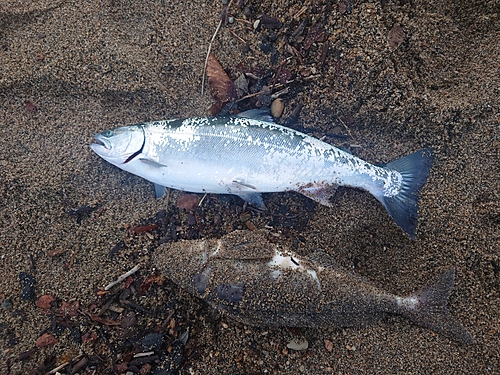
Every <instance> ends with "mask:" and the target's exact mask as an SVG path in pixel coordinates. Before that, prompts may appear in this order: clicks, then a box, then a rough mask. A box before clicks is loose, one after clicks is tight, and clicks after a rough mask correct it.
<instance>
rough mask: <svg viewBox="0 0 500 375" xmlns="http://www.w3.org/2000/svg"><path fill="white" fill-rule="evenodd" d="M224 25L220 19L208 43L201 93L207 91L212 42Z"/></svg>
mask: <svg viewBox="0 0 500 375" xmlns="http://www.w3.org/2000/svg"><path fill="white" fill-rule="evenodd" d="M232 2H233V0H231V1H230V2H229V4H228V5H227V10H229V7H230V6H231V3H232ZM221 26H222V20H220V21H219V24H218V25H217V28H216V29H215V33H214V35H212V39H211V40H210V43H209V44H208V50H207V57H205V66H204V67H203V76H202V77H201V95H203V93H204V92H205V73H206V72H207V64H208V57H209V56H210V52H211V51H212V43H213V42H214V40H215V37H216V36H217V34H218V33H219V30H220V28H221Z"/></svg>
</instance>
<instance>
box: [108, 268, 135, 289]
mask: <svg viewBox="0 0 500 375" xmlns="http://www.w3.org/2000/svg"><path fill="white" fill-rule="evenodd" d="M138 270H139V266H135V267H134V268H132V269H131V270H130V271H128V272H125V273H124V274H123V275H121V276H120V277H119V278H118V279H116V281H113V282H112V283H110V284H109V285H106V287H105V288H104V290H110V289H111V288H112V287H114V286H115V285H116V284H118V283H121V282H122V281H123V280H125V279H126V278H127V277H129V276H130V275H132V274H134V273H136V272H137V271H138Z"/></svg>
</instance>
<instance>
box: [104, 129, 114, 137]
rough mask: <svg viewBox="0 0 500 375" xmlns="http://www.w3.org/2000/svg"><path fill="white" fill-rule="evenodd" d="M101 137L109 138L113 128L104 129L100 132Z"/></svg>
mask: <svg viewBox="0 0 500 375" xmlns="http://www.w3.org/2000/svg"><path fill="white" fill-rule="evenodd" d="M101 134H102V136H103V137H106V138H109V137H112V136H113V130H106V131H104V132H102V133H101Z"/></svg>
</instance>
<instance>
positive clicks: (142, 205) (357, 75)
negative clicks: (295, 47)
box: [0, 0, 500, 374]
mask: <svg viewBox="0 0 500 375" xmlns="http://www.w3.org/2000/svg"><path fill="white" fill-rule="evenodd" d="M243 3H248V4H247V6H249V7H250V9H249V10H250V11H249V12H246V13H247V17H248V21H249V22H245V19H244V18H245V15H244V13H245V12H244V11H243V9H241V8H240V7H238V6H237V5H236V4H233V5H231V7H230V8H229V15H230V16H232V17H234V19H235V20H234V23H232V24H230V25H228V26H226V27H223V28H222V29H221V31H220V33H219V35H218V36H217V38H216V39H215V42H214V45H213V47H212V51H213V53H214V55H215V56H216V57H217V58H218V59H219V61H220V63H221V65H222V66H223V67H224V68H226V69H227V71H228V72H229V74H230V76H231V78H232V79H235V78H236V77H237V75H238V73H237V72H238V64H240V63H241V64H242V66H245V67H247V68H248V67H252V68H253V70H254V71H255V74H263V73H265V72H268V71H274V72H276V70H277V68H278V66H279V63H280V62H281V61H282V60H283V59H284V58H285V57H290V59H289V62H288V63H287V68H288V69H289V70H290V71H291V72H292V73H293V74H294V78H295V81H294V83H291V84H289V87H290V91H289V93H288V94H286V95H284V96H283V97H282V98H283V101H284V104H285V113H284V115H283V119H285V118H286V117H287V116H289V115H290V113H291V111H292V110H293V108H295V106H296V105H297V104H298V103H301V104H303V109H302V112H301V116H300V118H299V120H298V123H297V124H295V125H296V126H298V127H300V128H301V129H303V130H304V131H306V132H307V133H308V134H310V135H313V136H316V137H318V138H322V137H324V136H326V138H325V141H327V142H330V143H332V144H334V145H337V146H340V147H346V148H349V149H350V150H351V151H352V152H353V153H354V154H355V155H356V156H359V157H361V158H363V159H365V160H367V161H370V162H373V163H386V162H389V161H391V160H394V159H396V158H398V157H401V156H404V155H406V154H409V153H411V152H413V151H415V150H417V149H420V148H422V147H432V148H434V150H435V163H434V166H433V168H432V171H431V174H430V177H429V180H428V182H427V184H426V185H425V186H424V188H423V189H422V191H421V200H420V207H421V208H420V214H419V215H420V219H419V226H418V232H417V237H416V240H415V241H411V240H410V239H409V238H408V237H407V236H405V235H404V233H402V231H401V230H400V229H399V228H398V227H397V226H396V224H394V223H393V222H392V220H391V219H390V217H389V216H388V215H387V214H386V213H385V212H384V209H383V207H381V206H380V204H379V203H378V202H377V201H376V200H375V199H374V198H373V197H371V196H370V195H369V194H368V193H366V192H362V191H358V190H353V189H340V190H339V191H338V192H337V194H336V196H335V198H334V207H333V208H328V207H322V206H318V205H315V204H312V205H311V203H310V201H309V200H308V199H307V198H304V197H302V196H299V195H298V194H293V193H286V194H268V195H266V196H265V197H264V200H265V202H266V204H267V205H268V207H269V209H270V213H258V212H256V211H252V210H250V211H249V212H250V214H251V222H252V223H253V224H254V225H255V226H256V227H258V228H262V227H264V226H266V225H267V226H271V227H273V228H272V231H273V232H275V233H277V234H279V237H277V238H278V240H279V241H283V242H284V243H286V244H287V245H290V246H294V247H295V251H297V252H299V253H300V254H302V255H307V254H308V253H310V252H311V251H314V250H315V249H317V248H321V249H323V250H324V251H326V252H327V253H328V254H330V255H331V256H332V257H333V258H334V259H335V261H336V262H338V263H339V264H340V265H341V266H343V267H345V268H347V269H351V270H352V271H353V272H356V273H358V274H360V275H361V276H363V277H365V278H366V279H367V280H369V281H370V282H371V283H372V284H374V285H376V286H378V287H381V288H383V289H384V290H388V291H390V292H392V293H397V294H409V293H411V292H412V291H414V290H416V289H418V288H419V287H421V286H422V285H424V284H425V283H426V281H428V280H430V279H431V278H432V276H433V275H435V274H436V272H438V270H439V268H440V267H444V266H450V265H452V266H454V267H456V279H455V289H454V291H453V293H452V295H451V298H450V301H449V308H450V311H451V312H452V314H453V315H454V316H456V317H457V318H458V319H459V320H460V321H461V322H462V323H463V324H464V325H465V326H466V327H467V328H468V329H469V330H470V331H471V332H472V334H473V335H474V336H475V338H476V340H477V343H476V344H474V345H468V346H465V345H461V344H459V343H456V342H452V341H450V340H449V339H447V338H446V337H442V336H440V335H438V334H436V333H434V332H432V331H430V330H427V329H424V328H419V327H416V326H415V325H412V324H411V323H409V322H408V321H406V320H404V319H402V318H400V317H395V316H390V317H387V319H386V320H384V321H381V322H379V323H377V324H375V325H370V326H367V327H364V328H346V329H342V330H339V329H312V328H308V329H299V330H290V329H286V328H266V327H251V326H245V325H242V324H240V323H237V322H234V321H233V320H231V319H229V318H227V317H225V316H223V315H219V314H217V313H215V312H214V311H212V310H211V308H210V307H209V306H207V305H206V304H204V303H203V302H202V301H199V300H197V299H196V298H194V297H191V296H190V295H189V294H188V293H186V292H185V291H184V290H183V289H182V288H180V287H179V286H177V285H175V284H173V283H171V282H169V281H168V278H165V280H162V279H161V278H159V279H158V280H157V281H158V283H159V284H161V285H157V284H158V283H152V282H151V284H152V286H151V288H150V289H148V290H146V287H145V285H146V284H147V283H145V282H144V281H145V280H147V278H148V276H150V275H152V274H153V273H154V270H155V269H156V266H155V264H152V262H151V254H152V253H153V252H154V251H155V249H156V247H157V246H158V242H159V241H173V240H174V238H186V239H190V238H199V237H204V238H210V237H217V236H220V235H222V234H224V233H227V232H230V231H232V230H234V229H237V228H244V227H245V228H246V225H245V224H244V223H243V222H242V221H241V220H240V214H241V212H242V209H243V202H242V201H241V200H239V199H238V198H231V197H229V198H228V197H217V196H208V197H206V198H205V200H204V201H203V204H202V206H201V207H200V208H198V209H196V211H195V213H194V214H193V213H190V212H189V211H188V210H185V209H180V208H178V207H177V204H176V202H177V197H178V196H179V192H174V191H172V192H171V194H170V196H169V199H168V201H167V199H165V198H164V199H159V200H156V199H155V198H154V192H153V187H152V185H151V184H150V183H148V182H147V181H144V180H142V179H140V178H138V177H135V176H132V175H130V174H127V173H125V172H123V171H121V170H119V169H118V168H116V167H113V166H112V165H110V164H108V163H106V162H105V161H103V160H102V159H100V158H99V157H98V156H97V155H95V154H94V153H93V152H92V151H91V150H90V148H89V147H88V145H89V143H90V142H91V141H92V137H93V134H95V133H97V132H101V131H104V130H106V129H110V128H114V127H118V126H122V125H127V124H133V123H137V122H143V121H148V120H158V119H168V118H175V117H191V116H207V115H208V114H209V108H210V106H211V104H212V103H213V100H212V98H211V97H210V95H209V94H208V93H204V94H203V95H202V94H201V79H202V71H203V64H204V60H205V55H206V51H207V47H208V43H209V41H210V38H211V37H212V34H213V32H214V30H215V28H216V26H217V23H218V21H219V16H220V12H221V5H220V4H219V2H209V1H207V2H201V1H200V2H197V1H193V2H190V1H175V2H171V1H159V0H158V1H154V0H151V1H141V2H133V1H121V0H118V1H87V2H69V1H61V2H54V1H44V0H40V1H37V2H29V1H22V0H10V1H2V3H1V4H0V130H1V137H0V150H1V151H0V152H1V157H0V189H1V190H0V193H1V198H0V228H1V229H0V268H1V273H2V281H1V287H0V302H2V306H1V307H0V349H1V352H0V373H1V374H28V373H33V374H34V373H37V369H38V373H46V372H48V371H50V370H52V369H54V368H56V367H57V366H58V365H61V364H63V363H65V362H67V361H70V362H71V361H72V360H73V358H74V357H76V356H78V355H80V357H79V359H80V358H83V359H84V360H86V363H85V365H84V366H83V367H81V368H80V369H79V370H78V373H80V374H93V373H96V374H111V373H126V372H127V371H135V370H136V369H137V371H138V369H139V368H141V367H142V368H143V370H142V371H143V373H147V371H148V370H149V369H148V367H147V365H144V364H135V365H134V366H135V367H133V366H132V365H131V364H130V361H131V358H132V355H133V354H135V353H137V352H141V351H146V350H147V345H142V346H141V344H145V343H144V338H145V337H149V338H150V339H151V337H152V338H153V339H154V338H155V337H153V336H147V335H148V334H152V333H161V334H162V335H163V344H161V343H160V344H161V345H160V344H158V346H157V347H155V348H154V350H155V351H156V352H155V354H156V355H158V356H159V359H158V361H160V362H161V363H162V364H161V365H159V364H158V362H155V361H153V360H151V361H150V364H151V365H152V369H151V370H150V371H151V373H155V372H154V371H156V373H161V372H160V370H159V368H160V367H162V366H163V367H165V366H166V365H169V366H171V368H173V369H174V370H173V371H172V372H171V373H177V372H179V371H180V372H181V373H183V374H187V373H193V374H221V373H223V374H228V373H238V374H250V373H273V374H290V373H309V374H319V373H332V374H333V373H335V374H352V373H386V374H387V373H402V372H404V373H412V374H413V373H439V374H449V373H492V374H493V373H500V363H499V362H500V349H499V348H500V340H499V339H498V337H499V334H500V297H499V291H500V203H499V202H500V197H499V192H500V178H499V174H500V137H499V134H500V130H499V127H500V103H499V100H498V97H499V94H500V91H499V87H500V76H499V75H498V71H499V59H498V56H500V44H499V43H498V40H499V37H500V20H499V19H498V17H499V8H498V5H497V4H496V3H495V2H490V3H485V2H480V1H472V2H471V1H467V2H466V1H461V2H454V1H446V2H431V3H429V2H426V1H420V0H417V1H410V2H394V1H382V2H372V3H361V2H354V1H348V0H345V1H342V2H341V3H340V5H339V4H338V3H336V2H331V1H307V0H306V1H295V0H279V1H273V2H271V1H263V2H256V1H247V2H243ZM303 7H305V11H304V12H303V13H302V14H301V13H300V11H301V9H303ZM351 8H352V9H351ZM263 13H265V14H267V15H269V16H271V17H275V18H277V19H279V20H280V21H281V22H282V25H283V26H282V27H281V28H280V29H276V30H257V31H254V30H253V23H254V21H255V20H256V19H257V16H259V15H261V14H263ZM306 17H307V18H308V20H309V22H308V23H306V24H304V25H305V29H304V32H303V33H302V34H301V35H299V37H303V38H304V37H306V36H307V33H308V31H309V30H310V29H311V28H313V27H323V28H324V29H325V31H326V37H325V39H324V40H323V41H317V42H316V44H315V45H312V46H311V49H310V51H309V52H308V56H307V57H305V58H303V61H300V59H299V58H297V56H296V55H287V54H286V52H285V50H286V43H287V42H289V43H291V42H290V40H291V38H292V34H293V32H294V31H295V30H297V28H298V27H299V25H300V24H301V23H302V21H303V20H304V19H305V18H306ZM395 24H399V25H401V28H402V30H403V32H404V38H403V39H402V41H401V44H400V45H399V46H397V48H391V47H390V46H389V43H388V41H387V35H388V33H389V31H390V30H391V29H392V28H393V27H394V25H395ZM230 31H233V32H234V33H235V34H236V35H238V36H239V37H240V38H241V39H243V40H244V41H246V42H247V43H248V48H246V47H245V45H244V44H243V42H242V41H240V40H239V39H238V38H236V37H235V36H234V35H233V34H232V33H231V32H230ZM325 40H328V45H329V49H328V53H327V54H326V58H325V61H324V64H321V62H320V56H321V54H322V51H323V46H324V43H325ZM263 42H264V43H267V44H271V45H272V46H273V47H274V48H275V49H276V51H277V53H279V58H278V59H277V62H276V63H274V64H272V63H271V55H272V54H266V53H264V52H262V48H261V47H262V43H263ZM295 43H298V44H300V43H303V42H301V41H297V40H295ZM307 70H309V71H307ZM303 76H308V77H307V79H304V78H300V77H303ZM347 129H348V130H347ZM338 133H342V134H346V135H348V136H349V137H347V138H339V137H336V136H335V135H336V134H338ZM200 197H201V196H200ZM85 205H88V207H89V209H88V210H85V209H84V210H83V211H84V212H83V213H82V212H81V211H79V212H80V213H81V214H80V215H74V214H73V215H72V214H71V213H72V212H74V211H72V210H77V209H78V208H79V207H82V206H85ZM162 210H164V211H163V213H161V214H159V215H158V214H157V213H158V212H162ZM271 213H280V214H281V216H279V215H274V216H273V215H272V214H271ZM287 215H288V216H287ZM294 215H295V216H294ZM157 222H159V223H160V224H161V225H162V226H161V227H160V228H158V229H156V230H154V231H152V232H151V233H147V234H135V235H133V234H130V231H129V229H128V228H129V227H134V226H139V225H143V224H151V223H157ZM120 241H123V243H124V246H123V247H122V248H121V249H118V250H117V248H115V250H116V251H114V252H113V255H114V256H113V257H111V256H110V251H111V250H112V249H113V248H114V247H115V245H116V244H117V243H119V242H120ZM135 265H139V266H140V270H139V272H138V273H136V274H134V276H133V277H132V278H133V280H132V279H129V280H128V282H127V284H125V283H120V284H118V285H117V286H115V287H114V288H112V289H111V292H110V294H107V295H106V294H105V295H104V296H101V297H99V296H98V292H99V291H102V290H104V287H105V286H106V285H107V284H109V283H110V282H112V281H113V280H115V279H117V277H118V276H119V275H121V274H123V273H124V272H126V271H128V270H130V269H131V268H132V267H134V266H135ZM21 272H25V273H28V274H30V275H32V276H33V277H34V279H35V280H36V284H35V286H34V296H33V299H28V300H26V299H24V298H23V285H22V283H21V282H20V280H19V275H20V273H21ZM132 281H133V282H132ZM149 281H151V279H149ZM143 286H144V287H143ZM125 287H127V291H129V292H131V297H128V296H127V295H122V296H121V298H120V295H121V293H123V290H124V288H125ZM142 287H143V290H142V292H143V293H142V294H141V290H140V289H141V288H142ZM28 294H29V291H28V292H27V291H26V290H24V297H29V295H28ZM42 295H51V296H53V297H54V298H55V299H56V300H55V301H54V302H53V303H52V307H51V309H52V310H49V309H42V308H39V307H37V306H35V301H36V300H37V299H38V298H39V297H40V296H42ZM120 299H121V300H122V302H120ZM108 300H111V301H112V304H113V306H114V308H113V309H114V311H111V310H108V307H109V306H110V305H108V307H106V302H107V301H108ZM63 301H64V302H65V303H69V304H75V303H77V302H78V304H79V310H78V312H75V313H74V314H69V315H66V316H64V314H62V313H61V310H60V307H61V305H62V304H63ZM123 301H132V302H133V303H134V304H136V306H135V307H134V306H133V305H131V304H130V303H128V304H127V303H126V302H123ZM137 305H139V308H137ZM141 307H142V308H143V310H141V309H140V308H141ZM144 309H145V310H144ZM50 311H52V313H50ZM99 312H102V313H101V318H102V319H104V318H106V319H109V320H108V321H104V322H103V320H102V319H101V321H99V320H98V319H97V318H96V315H97V314H98V313H99ZM61 315H62V316H61ZM132 315H134V316H135V319H136V320H137V322H136V323H134V322H131V323H130V324H126V321H125V320H124V317H126V316H129V318H130V317H131V316H132ZM172 319H173V321H172ZM112 322H119V323H120V325H119V326H113V325H112V324H111V323H112ZM106 323H107V324H106ZM185 332H189V337H187V336H186V334H185ZM44 333H47V334H49V335H51V336H52V337H54V338H56V339H57V341H58V342H57V343H56V344H54V345H48V346H44V347H38V346H36V342H37V339H38V338H39V337H40V336H42V334H44ZM86 334H87V336H85V335H86ZM92 334H93V335H95V337H93V336H92ZM183 334H184V335H183ZM187 338H188V341H187V343H186V345H184V343H185V342H186V339H187ZM303 338H305V339H307V341H308V349H305V350H299V351H295V350H293V349H289V348H287V344H288V343H289V342H290V341H291V340H292V339H303ZM179 339H180V341H179ZM176 340H177V341H176ZM325 340H326V341H325ZM153 346H154V345H153ZM176 356H177V357H176ZM175 358H177V359H178V362H175V360H174V359H175ZM44 361H45V365H44V364H43V362H44ZM124 363H125V364H124ZM73 365H74V361H73V362H71V364H70V366H66V367H64V368H62V369H61V370H60V373H62V374H65V373H71V372H70V371H71V366H73ZM120 365H121V367H119V366H120ZM164 373H167V372H164Z"/></svg>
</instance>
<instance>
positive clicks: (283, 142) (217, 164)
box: [90, 110, 433, 239]
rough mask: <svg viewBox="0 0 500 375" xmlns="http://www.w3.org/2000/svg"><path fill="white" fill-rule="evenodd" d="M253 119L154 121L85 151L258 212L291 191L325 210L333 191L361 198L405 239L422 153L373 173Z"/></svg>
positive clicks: (426, 159)
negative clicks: (266, 196) (357, 191)
mask: <svg viewBox="0 0 500 375" xmlns="http://www.w3.org/2000/svg"><path fill="white" fill-rule="evenodd" d="M271 121H272V119H271V118H270V117H269V116H265V114H263V113H262V112H261V111H255V110H252V111H248V112H244V113H243V114H240V115H239V116H233V117H222V118H221V117H215V118H191V119H185V120H168V121H157V122H150V123H145V124H138V125H131V126H126V127H121V128H118V129H115V130H107V131H105V132H102V133H100V134H97V135H95V143H93V144H91V145H90V147H91V148H92V150H94V151H95V152H96V153H97V154H98V155H99V156H101V157H102V158H103V159H104V160H106V161H108V162H109V163H111V164H114V165H116V166H117V167H119V168H121V169H123V170H125V171H128V172H130V173H133V174H135V175H137V176H140V177H143V178H145V179H146V180H148V181H151V182H153V183H155V185H156V186H157V187H160V188H159V189H158V188H157V196H158V195H160V196H161V192H162V191H163V190H164V188H165V187H168V188H174V189H179V190H185V191H190V192H194V193H215V194H228V193H229V194H235V195H238V196H240V197H241V198H243V199H244V200H245V201H248V202H250V203H252V204H254V205H256V206H257V207H261V208H263V207H265V206H264V202H263V200H262V197H261V193H270V192H283V191H296V192H299V193H301V194H304V195H306V196H307V197H310V198H312V199H314V200H315V201H317V202H319V203H321V204H323V205H327V206H331V203H330V198H331V196H332V195H333V193H334V192H335V189H336V187H337V186H339V185H341V186H350V187H356V188H361V189H364V190H367V191H369V192H370V193H371V194H372V195H373V196H374V197H375V198H377V199H378V200H379V201H380V202H381V203H382V204H383V205H384V207H385V208H386V209H387V211H388V212H389V214H390V215H391V216H392V218H393V219H394V220H395V221H396V223H397V224H398V225H399V226H400V227H401V228H402V229H403V230H404V231H405V232H406V233H407V234H408V235H409V236H410V237H411V238H412V239H414V237H415V228H416V225H417V211H418V207H417V200H418V196H417V194H418V191H419V190H420V188H421V187H422V185H423V184H424V183H425V181H426V179H427V176H428V174H429V170H430V168H431V165H432V161H433V157H432V150H430V149H424V150H420V151H417V152H415V153H413V154H411V155H409V156H406V157H403V158H401V159H398V160H396V161H394V162H392V163H389V164H387V165H386V166H383V167H382V166H375V165H373V164H370V163H368V162H366V161H364V160H362V159H359V158H357V157H355V156H353V155H351V154H349V153H348V152H345V151H343V150H340V149H338V148H336V147H333V146H331V145H329V144H327V143H325V142H322V141H320V140H318V139H316V138H313V137H310V136H308V135H306V134H303V133H300V132H298V131H295V130H292V129H288V128H286V127H283V126H280V125H277V124H275V123H272V122H271Z"/></svg>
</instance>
